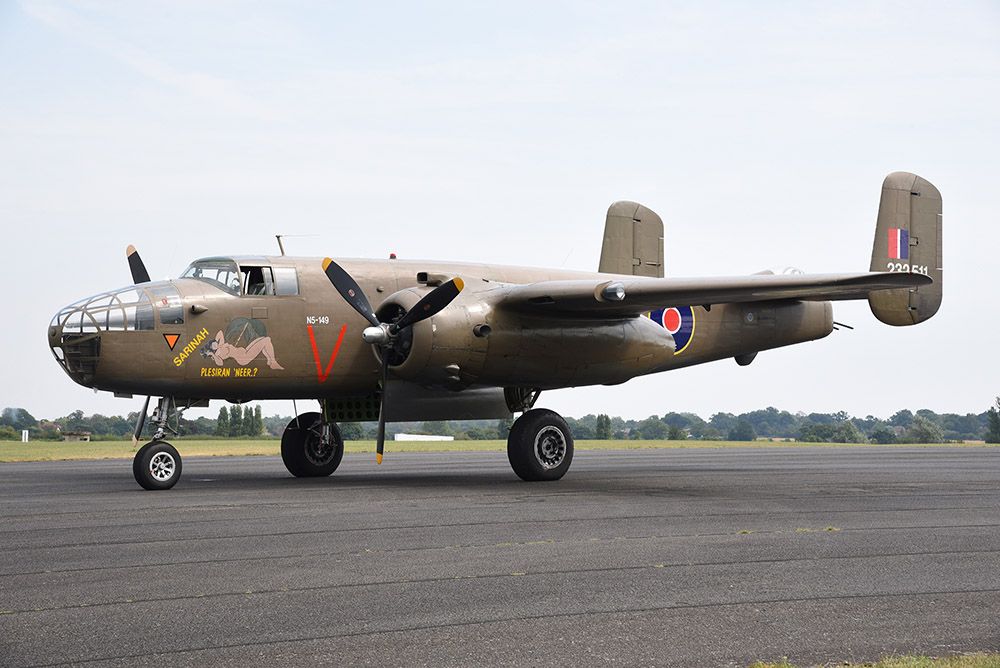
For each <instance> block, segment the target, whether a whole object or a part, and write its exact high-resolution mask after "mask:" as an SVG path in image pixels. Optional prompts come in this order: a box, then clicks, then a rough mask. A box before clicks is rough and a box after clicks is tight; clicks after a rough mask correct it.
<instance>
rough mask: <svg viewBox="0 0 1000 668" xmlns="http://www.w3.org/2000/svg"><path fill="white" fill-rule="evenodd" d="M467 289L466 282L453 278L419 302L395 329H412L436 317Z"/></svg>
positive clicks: (397, 323)
mask: <svg viewBox="0 0 1000 668" xmlns="http://www.w3.org/2000/svg"><path fill="white" fill-rule="evenodd" d="M464 288H465V282H464V281H462V279H461V278H458V277H456V278H453V279H451V280H450V281H448V282H447V283H442V284H441V285H439V286H437V287H436V288H434V289H433V290H431V291H430V292H428V293H427V294H426V295H424V297H423V299H421V300H420V301H418V302H417V303H416V304H415V305H414V306H413V308H411V309H410V310H409V311H407V312H406V313H405V314H404V315H403V317H402V318H400V319H399V320H398V321H397V322H396V324H395V325H393V329H394V330H396V331H397V332H398V331H399V330H401V329H406V328H407V327H411V326H413V325H415V324H417V323H418V322H420V321H421V320H426V319H427V318H430V317H431V316H433V315H436V314H437V313H438V312H440V311H441V309H443V308H444V307H445V306H447V305H448V304H450V303H451V302H452V301H454V299H455V297H457V296H458V293H460V292H461V291H462V290H463V289H464Z"/></svg>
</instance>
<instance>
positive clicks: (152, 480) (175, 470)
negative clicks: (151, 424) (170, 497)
mask: <svg viewBox="0 0 1000 668" xmlns="http://www.w3.org/2000/svg"><path fill="white" fill-rule="evenodd" d="M132 475H134V476H135V481H136V482H137V483H139V485H140V486H141V487H142V488H143V489H148V490H158V489H170V488H171V487H173V486H174V485H176V484H177V481H178V480H180V478H181V455H180V453H179V452H177V449H176V448H174V446H172V445H170V444H169V443H167V442H166V441H152V442H151V443H147V444H146V445H144V446H142V447H141V448H139V452H137V453H135V458H134V459H133V460H132Z"/></svg>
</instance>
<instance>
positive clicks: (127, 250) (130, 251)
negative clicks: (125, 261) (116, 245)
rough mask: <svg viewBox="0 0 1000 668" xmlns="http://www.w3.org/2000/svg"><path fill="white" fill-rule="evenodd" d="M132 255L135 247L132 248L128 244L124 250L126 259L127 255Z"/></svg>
mask: <svg viewBox="0 0 1000 668" xmlns="http://www.w3.org/2000/svg"><path fill="white" fill-rule="evenodd" d="M134 254H135V246H133V245H132V244H129V245H128V248H126V249H125V255H126V257H127V256H129V255H134Z"/></svg>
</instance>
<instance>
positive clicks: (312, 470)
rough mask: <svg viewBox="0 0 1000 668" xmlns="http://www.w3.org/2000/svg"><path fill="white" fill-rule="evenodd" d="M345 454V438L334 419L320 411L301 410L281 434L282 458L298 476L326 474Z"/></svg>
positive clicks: (337, 464)
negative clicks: (325, 418)
mask: <svg viewBox="0 0 1000 668" xmlns="http://www.w3.org/2000/svg"><path fill="white" fill-rule="evenodd" d="M343 458H344V439H343V438H342V437H341V435H340V429H339V428H338V427H337V423H336V422H332V421H329V420H324V419H323V416H322V415H321V414H320V413H303V414H302V415H300V416H298V417H297V418H295V419H293V420H292V421H291V422H289V423H288V426H287V427H285V431H284V432H283V433H282V434H281V461H283V462H284V463H285V468H287V469H288V472H289V473H291V474H292V475H293V476H295V477H297V478H311V477H319V476H328V475H330V474H331V473H333V472H334V471H336V470H337V467H338V466H340V460H341V459H343Z"/></svg>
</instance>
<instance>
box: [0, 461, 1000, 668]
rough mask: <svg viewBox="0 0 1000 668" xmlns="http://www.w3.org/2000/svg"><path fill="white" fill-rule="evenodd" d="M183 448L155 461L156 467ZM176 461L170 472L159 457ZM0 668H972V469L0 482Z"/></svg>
mask: <svg viewBox="0 0 1000 668" xmlns="http://www.w3.org/2000/svg"><path fill="white" fill-rule="evenodd" d="M182 445H183V444H182ZM181 452H182V454H183V447H182V448H181ZM0 509H2V513H0V515H2V516H0V665H4V666H21V665H25V666H27V665H49V664H58V663H63V662H74V663H82V662H95V663H97V664H99V665H114V666H131V665H150V664H154V663H155V664H156V665H215V666H218V665H233V666H243V665H248V664H250V665H258V664H259V665H272V664H276V663H279V662H280V663H284V664H288V665H301V664H307V665H308V664H338V665H342V664H348V665H351V664H397V665H399V664H405V665H432V666H441V665H454V666H468V665H474V664H518V665H539V664H541V665H547V664H562V665H581V664H597V663H611V664H619V665H624V664H644V665H653V664H673V665H684V666H693V665H711V666H715V665H741V666H745V665H747V664H748V663H750V662H752V661H753V660H756V659H772V660H773V659H779V658H781V657H782V656H787V657H789V658H790V659H792V660H794V661H801V662H814V661H833V660H842V659H858V660H860V659H870V658H873V657H877V656H879V655H883V654H886V653H892V652H926V653H931V654H945V653H952V652H958V651H971V650H994V651H996V650H1000V621H998V619H1000V448H895V447H889V448H883V447H855V448H826V447H822V448H762V449H704V450H643V451H616V452H597V451H590V452H578V453H577V456H576V459H575V461H574V463H573V468H572V470H571V471H570V473H569V474H568V476H567V477H566V478H565V479H564V480H562V481H560V482H558V483H531V484H529V483H522V482H520V481H518V480H517V479H516V478H515V477H514V475H513V474H512V473H511V472H510V469H509V467H508V464H507V461H506V456H505V455H504V454H503V453H478V454H474V453H461V454H410V455H402V454H398V453H396V454H394V453H392V452H391V446H390V452H389V453H388V455H387V457H386V463H385V464H383V466H381V467H378V468H376V466H375V465H374V462H373V461H372V457H371V456H365V455H347V456H346V457H345V458H344V463H343V465H342V467H341V469H340V470H339V471H338V472H337V473H335V474H334V475H333V476H332V477H331V478H326V479H322V480H315V479H314V480H296V479H293V478H291V477H289V476H288V475H287V474H286V473H285V471H284V468H283V467H282V464H281V462H280V460H278V459H275V458H263V457H261V458H218V459H188V460H185V462H184V477H183V478H182V480H181V482H180V483H179V484H178V485H177V487H175V488H174V489H173V490H171V491H169V492H143V491H142V490H141V489H140V488H139V487H138V486H137V485H136V484H135V482H134V481H133V480H132V474H131V462H128V461H103V462H56V463H25V464H0Z"/></svg>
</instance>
